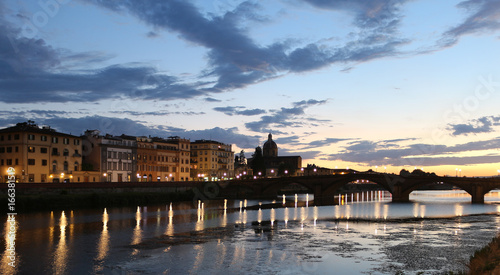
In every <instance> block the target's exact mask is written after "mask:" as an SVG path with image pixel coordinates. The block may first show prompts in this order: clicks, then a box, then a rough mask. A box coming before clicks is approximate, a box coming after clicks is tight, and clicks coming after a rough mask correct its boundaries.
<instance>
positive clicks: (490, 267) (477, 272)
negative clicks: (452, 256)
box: [466, 236, 500, 275]
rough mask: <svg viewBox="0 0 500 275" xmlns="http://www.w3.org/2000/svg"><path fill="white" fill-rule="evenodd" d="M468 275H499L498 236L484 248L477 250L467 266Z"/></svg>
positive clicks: (499, 240) (499, 246)
mask: <svg viewBox="0 0 500 275" xmlns="http://www.w3.org/2000/svg"><path fill="white" fill-rule="evenodd" d="M468 268H469V272H468V273H466V274H469V275H493V274H500V236H497V237H495V238H493V240H492V241H491V242H490V243H489V244H488V245H487V246H485V247H484V248H482V249H480V250H477V251H476V252H475V253H474V255H473V256H472V257H471V259H470V262H469V264H468Z"/></svg>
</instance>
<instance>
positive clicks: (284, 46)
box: [0, 0, 500, 176]
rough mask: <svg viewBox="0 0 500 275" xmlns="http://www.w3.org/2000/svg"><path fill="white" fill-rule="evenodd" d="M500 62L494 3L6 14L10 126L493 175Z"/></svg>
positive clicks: (52, 4) (40, 7)
mask: <svg viewBox="0 0 500 275" xmlns="http://www.w3.org/2000/svg"><path fill="white" fill-rule="evenodd" d="M499 61H500V1H499V0H495V1H493V0H470V1H436V0H432V1H431V0H423V1H417V0H415V1H404V0H402V1H391V0H388V1H383V0H373V1H366V0H339V1H333V0H332V1H328V0H276V1H237V0H215V1H204V0H191V1H187V0H152V1H147V0H144V1H142V0H136V1H133V0H128V1H118V0H117V1H104V0H102V1H99V0H72V1H68V0H64V1H63V0H57V1H56V0H41V1H37V0H36V1H35V0H33V1H31V0H30V1H21V0H6V1H2V2H1V3H0V113H1V116H0V127H2V128H3V127H8V126H12V125H14V124H15V123H17V122H23V121H27V120H28V119H30V120H34V121H35V122H36V123H37V124H38V125H50V126H51V127H52V128H55V129H57V130H58V131H61V132H65V133H71V134H74V135H80V134H83V132H84V131H85V130H86V129H99V130H100V131H101V132H102V133H103V134H104V133H109V134H115V135H120V134H128V135H137V136H147V135H152V136H160V137H168V136H172V135H177V136H180V137H184V138H189V139H191V140H192V141H194V140H196V139H212V140H217V141H221V142H224V143H230V144H233V151H235V152H236V153H239V152H240V151H241V150H245V152H246V156H247V157H250V156H251V154H252V153H253V152H254V150H255V147H257V146H258V145H260V146H262V144H263V143H264V142H265V140H267V135H268V134H269V133H272V134H273V137H274V139H275V141H276V143H277V144H278V147H279V154H280V155H282V156H286V155H301V156H302V158H303V165H304V166H305V165H306V164H308V163H310V164H312V163H314V164H317V165H319V166H322V167H328V168H335V167H338V168H346V167H349V168H352V169H356V170H368V169H373V170H377V171H379V172H383V171H385V170H386V171H387V172H391V173H392V172H395V173H399V171H400V170H401V169H402V168H405V169H408V170H410V171H411V170H413V169H414V167H417V168H423V169H424V170H425V171H434V172H436V173H437V174H439V175H453V176H455V175H456V174H458V172H457V170H456V169H461V170H462V171H461V175H463V176H494V175H498V174H499V172H497V171H498V170H499V169H500V133H499V130H500V104H499V103H500V62H499ZM376 166H378V167H377V168H376ZM384 167H387V168H386V169H385V168H384Z"/></svg>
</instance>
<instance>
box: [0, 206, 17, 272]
mask: <svg viewBox="0 0 500 275" xmlns="http://www.w3.org/2000/svg"><path fill="white" fill-rule="evenodd" d="M18 230H19V225H18V221H17V216H16V215H8V216H7V220H6V222H5V226H4V231H5V252H4V253H3V255H2V264H1V267H2V274H6V275H10V274H16V273H17V266H18V265H19V263H20V257H19V255H17V254H16V251H17V250H16V245H17V244H16V241H17V237H16V236H17V231H18Z"/></svg>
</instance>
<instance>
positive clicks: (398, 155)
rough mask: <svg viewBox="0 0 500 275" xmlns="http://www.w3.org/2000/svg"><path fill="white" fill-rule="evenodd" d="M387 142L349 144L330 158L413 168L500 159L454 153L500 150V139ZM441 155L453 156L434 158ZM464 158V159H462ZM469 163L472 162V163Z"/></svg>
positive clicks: (486, 161) (363, 141)
mask: <svg viewBox="0 0 500 275" xmlns="http://www.w3.org/2000/svg"><path fill="white" fill-rule="evenodd" d="M385 144H386V143H385V142H384V141H381V142H376V141H369V140H360V141H353V142H350V143H348V144H347V145H346V146H345V147H344V149H343V150H341V151H340V152H339V153H337V154H332V155H330V156H329V159H330V160H342V161H349V162H355V163H363V164H369V165H395V166H403V165H411V166H432V165H453V164H456V163H461V164H477V163H490V161H491V160H492V159H497V158H499V157H498V156H488V157H484V158H482V157H458V156H453V154H460V153H463V152H473V151H481V150H490V149H493V148H499V147H500V137H498V138H495V139H492V140H485V141H474V142H468V143H464V144H457V145H454V146H446V145H433V144H422V143H418V144H411V145H407V146H403V145H399V146H392V147H391V148H387V147H386V146H385ZM437 155H450V156H445V157H433V156H437ZM461 158H463V160H460V159H461ZM468 161H469V162H468Z"/></svg>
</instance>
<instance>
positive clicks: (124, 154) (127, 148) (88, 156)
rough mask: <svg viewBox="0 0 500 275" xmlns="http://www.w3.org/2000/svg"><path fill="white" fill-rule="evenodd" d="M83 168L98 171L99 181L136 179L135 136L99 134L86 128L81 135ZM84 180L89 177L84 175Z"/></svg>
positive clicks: (131, 180) (130, 180)
mask: <svg viewBox="0 0 500 275" xmlns="http://www.w3.org/2000/svg"><path fill="white" fill-rule="evenodd" d="M83 143H84V144H83V150H84V158H83V161H84V170H86V171H93V172H98V175H99V181H103V182H135V181H137V176H136V171H137V141H136V139H135V137H131V136H126V135H121V136H112V135H109V134H106V135H104V136H103V135H101V134H100V132H99V131H98V130H87V131H85V135H84V136H83ZM84 181H85V182H88V181H91V179H89V178H87V177H85V178H84Z"/></svg>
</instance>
